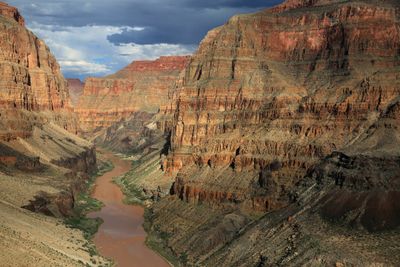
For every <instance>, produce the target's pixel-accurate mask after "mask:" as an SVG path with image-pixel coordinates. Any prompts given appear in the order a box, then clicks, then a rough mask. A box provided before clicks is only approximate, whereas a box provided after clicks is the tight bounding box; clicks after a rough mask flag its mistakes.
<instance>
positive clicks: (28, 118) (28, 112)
mask: <svg viewBox="0 0 400 267" xmlns="http://www.w3.org/2000/svg"><path fill="white" fill-rule="evenodd" d="M0 15H1V16H0V35H1V36H0V37H1V38H0V47H1V50H2V53H1V54H0V75H1V78H2V79H1V81H0V140H11V139H15V138H17V137H29V136H30V135H31V132H32V127H33V125H35V124H38V125H40V124H43V123H47V122H50V121H52V122H55V123H56V124H57V125H59V126H60V127H62V128H64V129H66V130H68V131H70V132H73V133H76V132H77V121H76V117H75V115H73V114H72V108H71V104H70V99H69V93H68V90H67V86H66V81H65V79H64V78H63V76H62V74H61V72H60V67H59V65H58V63H57V61H56V59H55V58H54V56H53V55H52V54H51V52H50V51H49V48H48V47H47V46H46V44H45V43H44V42H43V41H42V40H40V39H38V38H37V37H36V36H35V35H34V34H32V33H31V32H30V31H29V30H27V29H26V28H25V27H24V19H23V18H22V16H21V15H20V14H19V12H18V10H17V9H16V8H13V7H10V6H8V5H6V4H4V3H2V4H1V5H0Z"/></svg>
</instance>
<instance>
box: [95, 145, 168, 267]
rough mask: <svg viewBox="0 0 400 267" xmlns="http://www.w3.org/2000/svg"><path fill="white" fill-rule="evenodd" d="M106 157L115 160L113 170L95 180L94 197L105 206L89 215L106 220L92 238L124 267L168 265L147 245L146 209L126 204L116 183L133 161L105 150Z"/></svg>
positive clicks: (103, 250)
mask: <svg viewBox="0 0 400 267" xmlns="http://www.w3.org/2000/svg"><path fill="white" fill-rule="evenodd" d="M103 156H104V157H105V158H106V159H107V160H109V161H111V162H112V164H113V165H114V169H113V170H111V171H109V172H107V173H105V174H103V175H102V176H100V177H98V178H97V179H96V182H95V186H94V190H93V193H92V197H93V198H95V199H97V200H99V201H101V202H102V203H103V204H104V206H103V208H102V209H101V210H100V211H97V212H92V213H89V214H88V217H89V218H101V219H102V220H103V224H101V226H100V227H99V229H98V232H97V233H96V234H95V236H94V239H93V240H94V243H95V244H96V247H97V249H98V251H99V252H100V254H101V255H103V256H105V257H108V258H111V259H113V260H114V262H115V263H116V264H117V265H118V266H121V267H123V266H133V267H134V266H143V267H146V266H161V267H163V266H169V263H167V262H166V261H165V260H164V259H163V258H162V257H160V255H159V254H157V253H156V252H154V251H153V250H151V249H150V248H148V247H147V246H146V244H145V240H146V232H145V231H144V229H143V223H144V217H143V216H144V208H143V207H142V206H138V205H136V206H135V205H126V204H125V203H123V200H124V198H125V196H124V194H123V193H122V191H121V189H120V187H119V186H117V185H116V184H115V183H113V179H114V178H115V177H118V176H121V175H123V174H125V173H126V172H128V171H129V170H130V169H131V162H130V161H126V160H123V159H121V158H119V157H117V156H115V155H113V154H112V153H109V152H104V153H103Z"/></svg>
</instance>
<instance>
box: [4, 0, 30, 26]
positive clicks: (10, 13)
mask: <svg viewBox="0 0 400 267" xmlns="http://www.w3.org/2000/svg"><path fill="white" fill-rule="evenodd" d="M0 15H1V16H4V17H7V18H9V19H11V20H15V21H16V22H18V24H19V25H21V26H25V20H24V18H23V17H22V16H21V14H20V13H19V11H18V9H16V8H15V7H12V6H9V5H8V4H7V3H4V2H0Z"/></svg>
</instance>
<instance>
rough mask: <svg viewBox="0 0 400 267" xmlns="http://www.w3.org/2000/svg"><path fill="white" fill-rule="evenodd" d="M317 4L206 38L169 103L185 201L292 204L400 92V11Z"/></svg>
mask: <svg viewBox="0 0 400 267" xmlns="http://www.w3.org/2000/svg"><path fill="white" fill-rule="evenodd" d="M303 2H304V3H308V4H307V5H306V4H304V3H303ZM314 2H315V1H314ZM314 2H313V1H311V2H310V1H287V2H286V3H284V4H282V5H280V6H278V7H276V8H272V9H268V10H265V11H262V12H259V13H255V14H249V15H239V16H234V17H233V18H231V19H230V20H229V22H228V23H226V24H225V25H224V26H222V27H219V28H216V29H214V30H212V31H210V32H209V33H208V35H207V36H206V38H205V39H204V40H203V41H202V43H201V44H200V47H199V49H198V51H197V52H196V53H195V55H194V56H193V57H192V60H191V61H190V64H189V66H188V67H187V68H186V71H185V76H184V78H183V81H182V85H181V87H180V88H178V89H177V91H176V93H175V95H174V96H173V97H174V100H173V101H172V104H171V105H169V106H168V105H167V106H165V107H163V109H162V113H163V114H164V115H165V116H166V117H169V118H171V117H172V118H173V119H172V120H173V123H172V137H171V144H172V145H171V150H172V153H171V154H170V155H169V156H168V159H167V160H166V161H165V162H164V169H165V170H167V172H168V173H169V174H171V175H177V179H176V182H175V186H174V189H173V192H174V193H175V194H177V195H179V197H180V198H182V199H184V200H186V201H189V202H196V203H197V202H203V201H205V202H211V203H213V202H214V203H216V204H217V205H218V204H219V203H223V202H227V203H242V204H243V206H246V207H248V208H251V209H256V210H262V211H268V210H273V209H276V208H279V207H282V206H284V205H286V204H287V202H288V193H289V192H290V189H291V188H292V187H293V186H294V185H295V184H296V183H297V182H299V181H300V180H301V179H302V178H303V177H304V175H305V174H306V172H307V170H308V169H309V168H310V167H311V166H312V165H313V164H315V163H316V162H318V161H319V160H320V159H322V158H324V157H325V156H327V155H329V154H331V153H332V152H333V151H336V150H340V149H342V148H344V147H346V146H347V145H348V144H350V143H352V142H354V140H356V139H357V138H359V136H360V135H361V134H362V133H363V132H364V131H365V130H366V129H368V128H369V127H371V125H373V124H374V123H376V122H377V120H379V118H380V116H381V115H382V114H383V113H384V112H386V110H387V109H388V108H389V107H390V105H391V104H393V102H394V101H396V99H398V97H399V92H400V82H399V74H398V72H399V51H400V50H399V49H400V29H399V23H398V16H399V11H398V9H396V8H395V7H393V6H391V5H390V1H388V2H386V5H383V6H378V5H375V4H374V3H372V2H373V1H365V2H363V1H361V2H351V1H350V2H343V1H325V2H326V3H325V2H323V1H319V2H318V1H317V2H316V3H314ZM166 128H168V127H166ZM261 180H262V181H261ZM264 180H266V181H264Z"/></svg>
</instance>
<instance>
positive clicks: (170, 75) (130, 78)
mask: <svg viewBox="0 0 400 267" xmlns="http://www.w3.org/2000/svg"><path fill="white" fill-rule="evenodd" d="M188 61H189V57H187V56H168V57H160V58H159V59H157V60H155V61H134V62H132V63H131V64H130V65H128V66H127V67H125V68H124V69H122V70H120V71H118V72H117V73H115V74H113V75H109V76H106V77H104V78H88V79H87V80H86V81H85V87H84V92H83V95H82V96H81V97H80V100H79V103H78V105H77V107H76V108H75V111H76V112H77V113H78V115H79V123H80V127H81V129H82V131H83V132H93V131H95V130H96V129H102V128H107V127H109V126H111V125H112V124H113V123H115V122H118V121H120V120H121V118H127V117H129V116H131V115H132V114H134V113H135V112H139V111H142V112H147V113H156V112H157V111H158V110H159V108H160V106H161V105H162V104H163V103H165V101H166V99H167V95H168V91H169V88H170V87H171V86H172V85H173V84H174V83H175V81H176V79H177V77H178V75H179V73H180V72H181V71H182V70H183V69H184V68H185V66H186V65H187V62H188Z"/></svg>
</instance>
